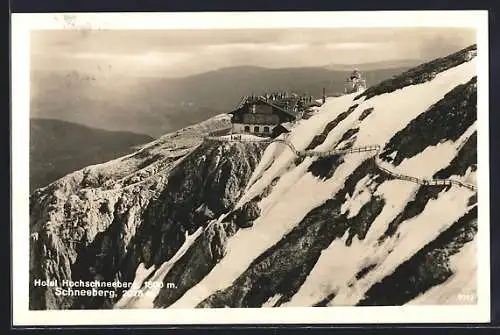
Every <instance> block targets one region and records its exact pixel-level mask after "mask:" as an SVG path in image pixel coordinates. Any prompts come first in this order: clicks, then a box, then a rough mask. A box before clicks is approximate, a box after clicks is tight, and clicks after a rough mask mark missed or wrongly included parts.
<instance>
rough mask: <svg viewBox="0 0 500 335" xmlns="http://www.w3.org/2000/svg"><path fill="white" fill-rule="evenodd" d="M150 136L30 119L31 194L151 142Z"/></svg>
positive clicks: (51, 120) (50, 120)
mask: <svg viewBox="0 0 500 335" xmlns="http://www.w3.org/2000/svg"><path fill="white" fill-rule="evenodd" d="M152 140H153V138H152V137H150V136H148V135H142V134H136V133H131V132H124V131H122V132H114V131H107V130H101V129H94V128H90V127H86V126H82V125H79V124H75V123H71V122H65V121H60V120H53V119H31V120H30V192H31V191H33V190H34V189H36V188H39V187H42V186H45V185H47V184H49V183H51V182H52V181H54V180H57V179H59V178H61V177H63V176H64V175H66V174H67V173H70V172H73V171H75V170H78V169H80V168H83V167H85V166H88V165H92V164H97V163H102V162H106V161H108V160H110V159H113V158H116V157H120V156H123V155H126V154H128V153H130V152H133V151H135V150H137V148H136V146H138V145H140V144H144V143H147V142H150V141H152Z"/></svg>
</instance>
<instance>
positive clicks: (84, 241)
mask: <svg viewBox="0 0 500 335" xmlns="http://www.w3.org/2000/svg"><path fill="white" fill-rule="evenodd" d="M173 139H174V140H173ZM175 139H176V140H175ZM193 144H194V146H193ZM263 149H264V145H262V144H258V143H206V144H200V140H199V139H198V138H194V139H193V138H192V136H190V134H189V131H186V132H185V134H175V135H173V136H171V137H164V138H162V139H160V140H158V142H153V143H152V144H150V145H147V146H145V147H144V148H142V149H141V150H140V151H139V152H137V153H135V154H133V155H129V156H125V157H122V158H120V159H118V160H115V161H111V162H108V163H105V164H104V165H97V166H91V167H88V168H86V169H83V170H80V171H77V172H75V173H73V174H70V175H68V176H66V177H64V178H62V179H60V180H58V181H56V182H55V183H53V184H51V185H49V186H48V187H46V188H44V189H40V190H37V191H36V192H34V193H33V195H32V197H31V199H30V218H31V242H30V247H31V255H30V277H31V282H32V283H33V281H34V280H36V279H41V280H53V279H57V280H58V281H59V282H61V281H62V280H65V279H68V280H79V279H82V280H105V281H113V280H120V281H132V280H133V278H134V274H135V270H136V269H137V267H138V265H139V264H140V263H144V264H145V265H146V266H147V267H149V266H151V265H159V264H161V263H163V262H165V261H166V260H168V259H169V258H170V257H171V256H172V255H173V254H174V253H175V252H176V251H177V249H178V248H179V247H180V246H181V245H182V243H183V242H184V239H185V233H186V232H187V233H189V234H191V233H193V232H194V231H195V230H196V229H197V228H198V227H200V226H203V227H205V226H207V225H209V223H210V222H211V221H212V220H213V219H214V218H216V217H218V216H220V215H221V214H222V213H225V212H227V211H230V210H231V209H232V207H233V206H234V204H235V202H236V201H237V200H238V198H239V196H240V195H241V192H242V190H243V188H244V187H245V185H246V182H247V181H248V180H249V178H250V175H251V173H252V171H253V169H254V167H255V165H256V164H257V162H258V161H259V159H260V156H261V154H262V151H263ZM201 240H203V241H204V242H206V243H208V244H209V245H210V247H209V248H203V252H207V253H208V254H209V255H208V256H209V257H212V258H213V259H214V260H218V259H220V257H222V256H223V254H224V246H223V244H224V236H223V234H221V231H220V228H218V226H214V227H213V228H211V229H207V230H206V231H205V232H204V234H203V238H202V239H200V241H201ZM120 293H121V292H117V297H115V298H114V299H111V298H109V297H91V298H89V297H79V298H75V297H64V296H57V295H55V293H54V289H53V288H48V287H41V286H31V288H30V308H31V309H66V308H106V307H111V306H112V304H113V302H114V301H115V300H116V299H117V298H118V297H119V295H120Z"/></svg>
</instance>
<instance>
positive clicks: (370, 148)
mask: <svg viewBox="0 0 500 335" xmlns="http://www.w3.org/2000/svg"><path fill="white" fill-rule="evenodd" d="M237 136H238V135H236V136H234V135H233V136H232V137H230V138H226V137H222V136H206V137H205V140H206V141H219V142H260V143H269V144H271V143H283V144H284V145H286V146H287V147H288V148H289V149H290V150H291V151H292V152H293V153H294V154H295V155H296V156H297V157H328V156H344V155H347V154H353V153H361V152H374V156H375V163H376V164H377V166H378V168H379V169H380V170H382V171H384V172H385V173H387V174H389V175H391V176H392V177H394V178H396V179H400V180H406V181H410V182H413V183H416V184H420V185H444V186H451V185H457V186H460V187H465V188H468V189H469V190H471V191H477V186H476V185H472V184H468V183H464V182H461V181H459V180H455V179H425V178H417V177H413V176H408V175H404V174H400V173H396V172H394V171H391V170H389V169H387V168H385V167H383V166H382V164H383V163H382V161H381V159H380V158H379V157H378V155H379V153H380V150H381V147H380V145H378V144H375V145H367V146H361V147H355V148H349V149H340V150H329V151H316V150H297V149H296V148H295V146H294V145H293V143H291V142H290V141H287V140H285V139H273V140H267V139H263V140H260V139H259V140H254V139H244V138H242V137H237Z"/></svg>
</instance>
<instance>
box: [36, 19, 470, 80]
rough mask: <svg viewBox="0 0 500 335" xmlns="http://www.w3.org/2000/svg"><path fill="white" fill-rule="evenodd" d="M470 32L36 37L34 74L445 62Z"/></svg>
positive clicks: (59, 33)
mask: <svg viewBox="0 0 500 335" xmlns="http://www.w3.org/2000/svg"><path fill="white" fill-rule="evenodd" d="M475 42H476V41H475V31H474V30H472V29H464V28H418V29H414V28H403V29H402V28H357V29H353V28H342V29H339V28H335V29H266V30H256V29H251V30H250V29H245V30H162V31H144V30H141V31H138V30H136V31H124V30H121V31H119V30H116V31H103V30H100V31H85V32H82V31H71V30H58V31H36V32H33V33H32V43H31V54H32V69H33V70H40V69H45V70H51V71H58V70H62V71H68V70H77V71H81V72H84V73H89V74H94V73H102V72H103V71H109V72H110V73H111V72H113V73H121V74H126V75H130V76H164V77H178V76H185V75H191V74H195V73H200V72H205V71H210V70H214V69H218V68H223V67H229V66H239V65H257V66H264V67H272V68H278V67H297V66H324V65H327V64H352V65H353V66H355V65H356V64H360V63H371V62H379V61H391V60H406V59H412V60H414V59H419V60H426V59H431V58H436V57H440V56H445V55H447V54H449V53H451V52H454V51H457V50H459V49H461V48H464V47H466V46H468V45H470V44H473V43H475Z"/></svg>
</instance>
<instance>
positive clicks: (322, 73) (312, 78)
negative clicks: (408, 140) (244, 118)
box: [158, 66, 407, 111]
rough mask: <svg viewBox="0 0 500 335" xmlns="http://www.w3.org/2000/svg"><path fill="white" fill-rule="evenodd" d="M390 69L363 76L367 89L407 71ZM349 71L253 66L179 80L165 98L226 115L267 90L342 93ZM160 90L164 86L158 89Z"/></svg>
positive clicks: (217, 71)
mask: <svg viewBox="0 0 500 335" xmlns="http://www.w3.org/2000/svg"><path fill="white" fill-rule="evenodd" d="M406 69H407V68H406V67H403V68H391V69H381V70H371V71H367V72H363V75H364V76H365V78H366V79H367V81H368V85H374V84H377V83H379V82H381V81H382V80H385V79H387V78H390V77H392V76H393V75H395V74H399V73H401V72H403V71H404V70H406ZM351 71H352V68H351V69H349V70H343V71H332V70H328V69H326V68H324V67H303V68H282V69H268V68H263V67H256V66H241V67H230V68H224V69H220V70H215V71H210V72H206V73H202V74H198V75H193V76H189V77H186V78H182V79H178V80H177V82H176V85H175V86H173V87H171V90H169V91H168V92H166V93H165V94H166V95H167V96H168V98H169V100H171V101H186V100H189V99H191V100H195V103H197V104H208V105H209V106H212V107H213V108H215V109H218V110H223V111H228V110H230V109H231V108H233V107H234V106H235V104H236V103H237V102H238V101H239V99H240V97H241V96H242V95H246V94H250V93H255V94H260V93H263V92H265V91H270V90H288V91H292V92H296V93H298V94H302V93H307V94H311V95H313V96H317V97H320V96H321V94H322V90H323V87H325V88H326V90H327V91H328V92H331V93H333V92H343V90H344V80H345V78H346V77H347V76H348V74H349V73H350V72H351ZM158 87H163V85H158Z"/></svg>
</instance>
